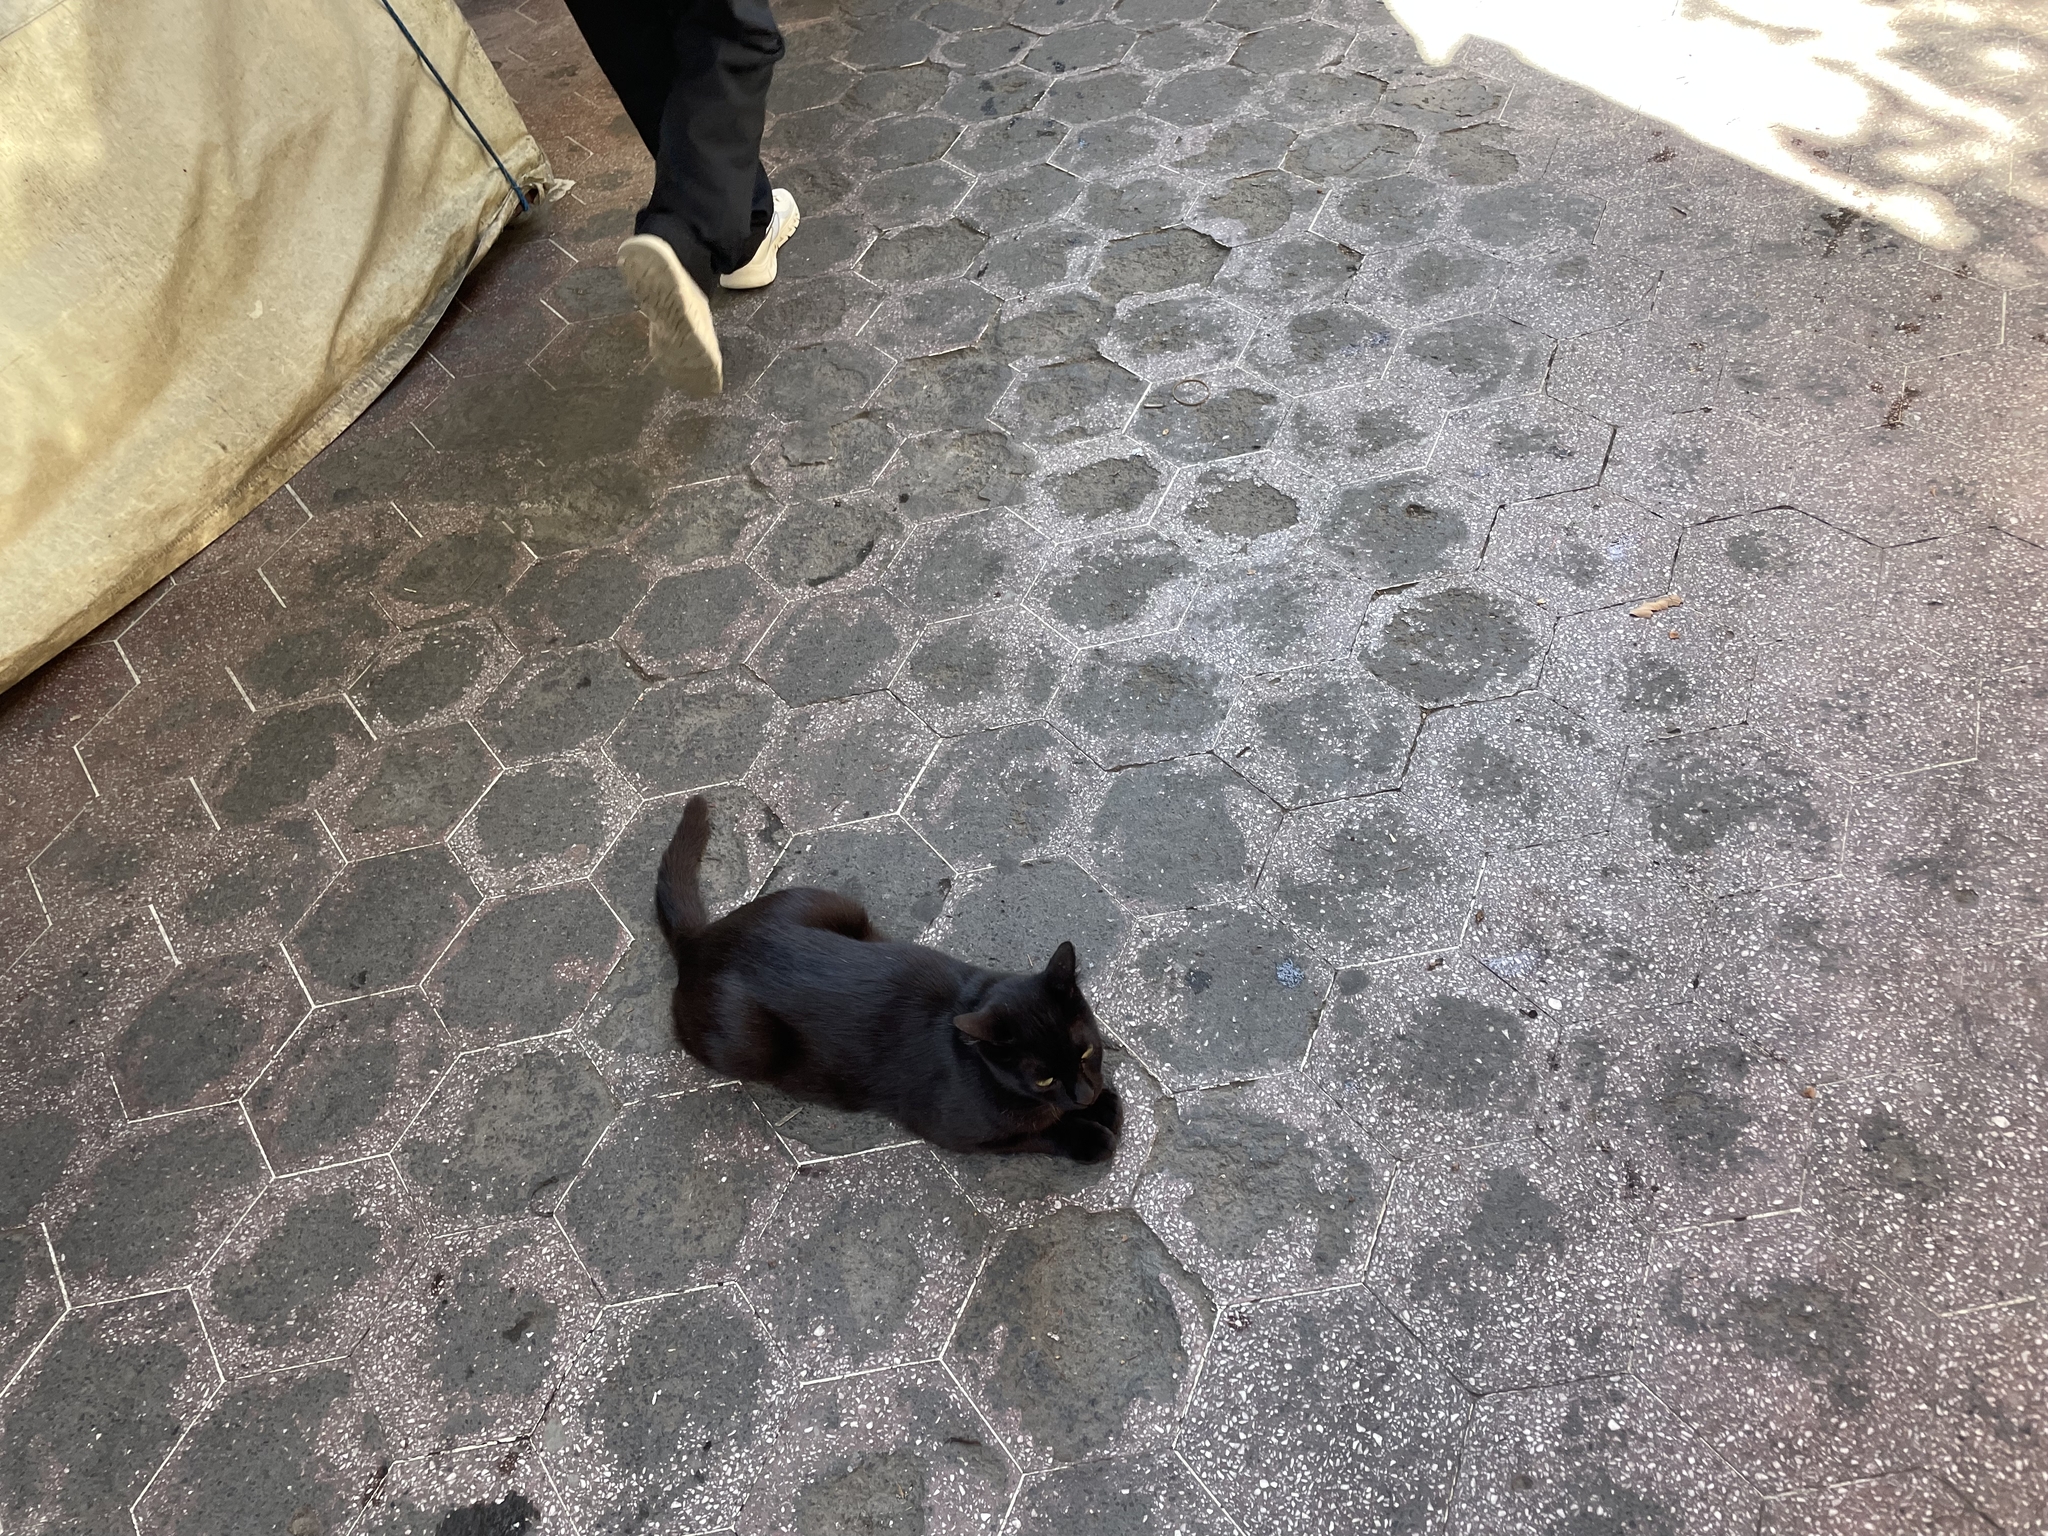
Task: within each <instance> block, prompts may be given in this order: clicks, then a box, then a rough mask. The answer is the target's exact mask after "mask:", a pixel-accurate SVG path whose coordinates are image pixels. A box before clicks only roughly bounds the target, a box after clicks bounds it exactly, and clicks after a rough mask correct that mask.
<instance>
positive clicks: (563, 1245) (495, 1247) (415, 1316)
mask: <svg viewBox="0 0 2048 1536" xmlns="http://www.w3.org/2000/svg"><path fill="white" fill-rule="evenodd" d="M599 1310H600V1302H599V1297H598V1294H597V1290H596V1288H595V1287H594V1286H593V1285H592V1284H591V1282H590V1279H589V1277H588V1276H587V1275H585V1274H584V1273H583V1270H582V1268H581V1267H580V1266H579V1265H578V1264H577V1262H576V1257H575V1254H574V1252H573V1251H572V1250H571V1248H570V1246H569V1243H568V1241H567V1239H565V1238H564V1237H563V1236H562V1233H561V1231H560V1230H559V1229H558V1228H557V1227H556V1226H555V1225H554V1224H553V1223H552V1222H548V1221H542V1220H529V1221H520V1222H514V1223H511V1224H509V1225H504V1226H499V1227H496V1228H495V1229H487V1230H484V1231H477V1232H464V1233H460V1234H451V1235H449V1236H445V1237H441V1238H437V1239H433V1240H430V1241H427V1242H425V1243H423V1244H422V1245H421V1246H420V1249H419V1252H418V1254H417V1257H416V1261H415V1263H414V1265H413V1269H412V1272H411V1273H410V1274H409V1275H408V1276H407V1277H406V1282H405V1284H404V1285H403V1286H402V1287H400V1288H398V1289H396V1290H395V1292H394V1293H393V1294H392V1295H391V1296H390V1297H389V1299H388V1303H387V1310H386V1312H385V1323H384V1327H383V1330H382V1339H383V1344H384V1347H383V1348H381V1349H380V1350H378V1351H377V1352H376V1353H375V1354H374V1355H372V1356H371V1357H370V1358H368V1359H366V1360H365V1361H364V1362H363V1370H364V1374H365V1376H366V1377H368V1378H369V1380H370V1383H371V1390H372V1392H373V1393H374V1395H375V1397H376V1399H377V1402H378V1409H379V1414H380V1417H382V1418H383V1419H384V1421H385V1422H386V1424H388V1425H389V1426H390V1429H391V1432H392V1433H393V1435H394V1438H396V1439H397V1440H398V1442H399V1443H400V1444H402V1445H405V1446H408V1447H414V1446H418V1447H426V1446H439V1445H441V1444H444V1443H445V1442H446V1441H447V1440H448V1439H449V1438H451V1437H452V1438H455V1439H458V1440H467V1439H470V1438H472V1437H477V1436H497V1435H502V1434H504V1433H505V1432H506V1431H508V1430H510V1429H512V1428H513V1427H515V1426H516V1425H519V1424H522V1423H526V1422H529V1419H530V1417H531V1416H533V1415H537V1414H538V1413H540V1412H541V1410H542V1409H543V1408H544V1406H545V1405H546V1402H547V1399H548V1397H549V1396H550V1394H552V1393H558V1392H559V1391H560V1390H561V1387H562V1385H563V1384H564V1383H565V1381H566V1380H567V1378H568V1375H569V1371H570V1367H571V1362H572V1361H573V1360H574V1359H575V1357H576V1355H577V1352H578V1351H579V1350H580V1349H581V1348H582V1347H583V1345H584V1343H585V1341H586V1339H587V1338H588V1336H589V1334H590V1331H591V1330H592V1329H593V1328H594V1327H596V1325H597V1322H598V1314H599Z"/></svg>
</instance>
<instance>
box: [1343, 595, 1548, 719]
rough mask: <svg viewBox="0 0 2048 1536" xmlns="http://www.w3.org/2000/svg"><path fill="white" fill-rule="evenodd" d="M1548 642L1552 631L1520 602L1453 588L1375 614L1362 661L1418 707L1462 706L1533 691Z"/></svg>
mask: <svg viewBox="0 0 2048 1536" xmlns="http://www.w3.org/2000/svg"><path fill="white" fill-rule="evenodd" d="M1376 610H1377V611H1376ZM1548 641H1549V625H1548V623H1547V622H1546V621H1545V620H1544V619H1543V618H1542V616H1541V615H1540V613H1538V612H1537V611H1536V610H1534V609H1532V608H1531V607H1530V606H1529V605H1527V604H1525V603H1523V602H1521V601H1520V600H1519V599H1516V598H1512V597H1509V596H1508V595H1507V594H1505V593H1501V592H1491V591H1487V590H1484V589H1482V588H1478V587H1472V586H1447V587H1439V588H1437V589H1436V590H1434V591H1429V590H1425V591H1423V592H1420V593H1413V594H1406V593H1404V594H1403V595H1402V596H1400V597H1399V598H1396V599H1394V600H1393V601H1391V602H1388V603H1385V604H1378V603H1376V604H1374V606H1373V608H1372V609H1368V610H1367V613H1366V628H1365V638H1364V655H1363V659H1364V662H1365V665H1366V667H1367V669H1368V670H1370V671H1371V672H1372V673H1373V674H1374V675H1375V676H1376V677H1378V678H1380V679H1381V681H1383V682H1385V683H1387V684H1388V685H1389V686H1391V687H1394V688H1398V689H1399V690H1401V692H1403V693H1406V694H1408V695H1409V696H1410V697H1411V698H1413V699H1415V700H1416V701H1417V702H1418V703H1421V704H1424V705H1442V704H1455V703H1459V702H1463V701H1467V700H1476V699H1486V698H1498V697H1500V696H1502V695H1504V694H1510V693H1514V692H1517V691H1519V690H1520V689H1521V688H1524V687H1527V686H1528V685H1529V684H1530V683H1531V682H1533V681H1534V678H1535V672H1536V668H1537V666H1538V665H1539V664H1540V663H1541V661H1542V658H1543V652H1544V649H1545V647H1546V645H1547V643H1548Z"/></svg>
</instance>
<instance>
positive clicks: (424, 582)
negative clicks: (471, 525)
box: [380, 523, 528, 623]
mask: <svg viewBox="0 0 2048 1536" xmlns="http://www.w3.org/2000/svg"><path fill="white" fill-rule="evenodd" d="M527 563H528V562H527V559H526V554H525V551H523V550H521V549H520V547H519V539H518V536H517V535H515V534H514V533H513V532H512V530H511V529H510V528H508V527H506V526H505V525H504V524H502V523H487V524H485V525H483V526H482V527H479V528H475V529H471V530H469V531H466V532H462V533H456V534H451V535H449V536H448V537H446V538H440V539H436V540H434V541H433V542H432V543H430V544H427V545H426V546H425V547H424V548H416V549H415V552H414V553H412V554H411V555H408V556H407V557H406V559H405V563H404V564H403V565H401V566H398V567H397V568H396V569H395V570H393V571H392V572H391V573H390V574H389V575H388V576H386V577H385V578H384V580H383V581H382V582H381V583H380V585H381V587H382V589H383V592H384V595H385V596H386V597H388V598H389V599H390V600H391V601H392V602H393V603H394V604H396V605H397V606H399V607H400V609H401V610H402V611H403V613H404V615H405V622H407V623H417V622H419V620H420V619H423V618H427V617H431V616H433V615H437V614H444V613H452V612H457V611H459V610H461V609H463V608H468V607H472V606H481V605H483V604H486V603H491V602H495V601H496V600H497V599H498V598H499V597H500V596H501V595H503V593H504V592H505V590H506V589H507V588H508V587H510V586H511V584H512V580H513V578H514V577H515V576H516V575H517V574H518V572H519V571H520V569H521V568H522V567H524V566H525V565H526V564H527Z"/></svg>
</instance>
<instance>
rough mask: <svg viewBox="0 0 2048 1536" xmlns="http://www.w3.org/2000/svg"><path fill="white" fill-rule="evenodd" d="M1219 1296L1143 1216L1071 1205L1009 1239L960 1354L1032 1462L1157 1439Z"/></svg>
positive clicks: (975, 1390)
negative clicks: (1201, 1282) (1179, 1260)
mask: <svg viewBox="0 0 2048 1536" xmlns="http://www.w3.org/2000/svg"><path fill="white" fill-rule="evenodd" d="M1211 1306H1212V1304H1211V1302H1210V1300H1209V1298H1208V1296H1207V1295H1206V1294H1204V1292H1203V1291H1202V1288H1201V1287H1200V1285H1199V1284H1197V1283H1196V1282H1195V1281H1194V1280H1193V1279H1192V1278H1191V1277H1189V1275H1188V1274H1187V1273H1186V1271H1185V1270H1183V1269H1182V1268H1181V1266H1180V1265H1179V1264H1178V1263H1177V1262H1176V1261H1175V1260H1174V1259H1173V1257H1172V1256H1171V1255H1170V1254H1168V1253H1167V1251H1166V1250H1165V1249H1164V1248H1163V1247H1162V1246H1160V1243H1159V1240H1158V1239H1157V1238H1155V1237H1154V1236H1153V1235H1152V1234H1151V1233H1150V1232H1149V1231H1147V1230H1146V1229H1145V1228H1144V1227H1143V1226H1142V1225H1140V1224H1139V1223H1138V1221H1137V1219H1136V1218H1135V1217H1133V1216H1131V1215H1130V1214H1128V1213H1127V1212H1122V1211H1111V1212H1103V1213H1101V1214H1089V1213H1084V1212H1081V1211H1071V1210H1070V1211H1061V1212H1058V1213H1057V1214H1055V1215H1053V1216H1051V1217H1048V1218H1047V1219H1046V1220H1045V1221H1044V1222H1042V1223H1041V1224H1040V1225H1038V1226H1036V1227H1031V1228H1028V1229H1026V1230H1024V1231H1022V1232H1012V1233H1010V1234H1008V1235H1007V1236H1006V1237H1005V1238H1004V1239H1003V1240H1002V1243H1001V1245H1000V1246H999V1247H998V1248H997V1249H996V1251H995V1253H994V1254H993V1255H992V1256H991V1257H990V1259H989V1261H988V1264H987V1266H986V1267H985V1268H984V1269H983V1270H982V1274H981V1278H980V1279H979V1280H978V1281H977V1282H976V1284H975V1289H974V1296H973V1299H972V1300H970V1301H969V1302H968V1304H967V1309H966V1310H965V1311H964V1312H963V1313H962V1314H961V1317H960V1324H959V1327H958V1330H957V1331H956V1332H955V1334H954V1336H953V1340H952V1343H951V1344H950V1345H949V1347H948V1350H947V1354H948V1358H949V1359H951V1360H952V1361H953V1362H954V1366H955V1369H956V1371H957V1372H958V1373H959V1375H960V1376H961V1377H962V1378H963V1379H964V1381H965V1383H966V1385H967V1388H968V1391H969V1392H970V1393H971V1394H972V1395H973V1396H975V1398H976V1399H977V1400H978V1401H979V1403H980V1405H981V1407H982V1409H983V1411H984V1412H985V1413H986V1414H987V1415H988V1416H989V1419H990V1422H992V1423H993V1424H995V1425H997V1426H998V1427H999V1428H1000V1429H1001V1430H1002V1432H1003V1433H1004V1434H1006V1435H1007V1436H1008V1437H1009V1438H1010V1443H1011V1444H1012V1445H1015V1446H1017V1447H1018V1459H1019V1460H1020V1461H1021V1462H1023V1463H1024V1465H1026V1466H1027V1467H1028V1466H1034V1465H1039V1466H1042V1465H1044V1464H1046V1463H1048V1462H1060V1461H1072V1460H1076V1459H1078V1458H1080V1457H1082V1456H1086V1455H1088V1454H1090V1453H1097V1454H1099V1453H1102V1452H1112V1453H1113V1452H1117V1451H1124V1450H1136V1449H1139V1448H1149V1446H1148V1443H1150V1444H1156V1443H1157V1442H1158V1441H1159V1440H1161V1439H1162V1438H1164V1436H1165V1435H1166V1434H1167V1433H1169V1432H1170V1426H1171V1424H1172V1422H1173V1420H1174V1418H1175V1417H1176V1416H1177V1414H1178V1412H1179V1409H1180V1406H1181V1403H1182V1401H1183V1400H1184V1398H1185V1395H1186V1393H1187V1391H1188V1388H1189V1386H1190V1385H1191V1383H1192V1379H1193V1375H1194V1365H1195V1362H1196V1360H1197V1359H1198V1358H1199V1357H1200V1354H1201V1351H1202V1346H1203V1341H1204V1340H1205V1338H1206V1336H1207V1334H1208V1329H1209V1323H1210V1318H1211Z"/></svg>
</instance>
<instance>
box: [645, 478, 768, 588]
mask: <svg viewBox="0 0 2048 1536" xmlns="http://www.w3.org/2000/svg"><path fill="white" fill-rule="evenodd" d="M774 509H775V498H774V496H773V494H772V493H771V492H770V491H769V490H768V488H767V487H766V486H763V485H761V484H759V483H757V482H756V481H755V480H753V479H752V478H751V477H749V476H732V477H729V478H726V479H720V480H706V481H703V482H700V483H698V484H696V485H684V486H678V487H677V488H676V489H675V490H672V491H670V492H669V493H668V494H667V495H665V496H664V497H662V499H661V505H660V508H659V510H658V511H657V512H656V514H655V516H654V517H653V518H652V519H651V520H650V521H648V522H647V523H646V524H645V525H643V526H642V527H641V528H640V530H639V531H638V532H637V533H635V534H634V535H633V544H634V548H635V549H637V550H638V551H639V553H640V555H641V556H642V558H644V559H646V560H649V561H651V562H656V563H658V564H660V565H665V566H668V567H670V568H672V569H686V568H688V567H690V566H693V565H697V564H699V563H701V562H703V561H706V560H725V559H729V558H731V556H732V555H733V554H734V553H736V552H737V551H738V550H739V548H740V547H741V546H742V545H744V544H745V543H746V541H747V539H748V537H749V535H750V533H752V532H754V531H757V530H759V529H760V528H761V527H763V526H765V524H766V523H767V521H768V518H769V516H770V514H771V513H772V512H773V511H774Z"/></svg>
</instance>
